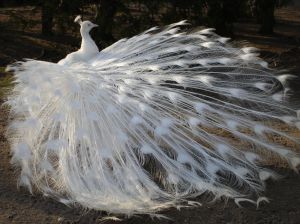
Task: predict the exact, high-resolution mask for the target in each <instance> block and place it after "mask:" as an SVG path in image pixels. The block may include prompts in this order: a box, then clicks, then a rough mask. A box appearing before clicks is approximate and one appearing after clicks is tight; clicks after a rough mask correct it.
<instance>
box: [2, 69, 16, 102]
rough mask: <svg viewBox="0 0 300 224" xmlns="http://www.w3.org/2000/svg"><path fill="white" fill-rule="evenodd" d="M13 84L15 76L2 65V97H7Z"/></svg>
mask: <svg viewBox="0 0 300 224" xmlns="http://www.w3.org/2000/svg"><path fill="white" fill-rule="evenodd" d="M12 86H13V76H12V75H11V74H10V73H7V72H5V67H0V99H2V98H3V97H5V96H6V95H7V93H8V92H9V90H10V89H11V87H12Z"/></svg>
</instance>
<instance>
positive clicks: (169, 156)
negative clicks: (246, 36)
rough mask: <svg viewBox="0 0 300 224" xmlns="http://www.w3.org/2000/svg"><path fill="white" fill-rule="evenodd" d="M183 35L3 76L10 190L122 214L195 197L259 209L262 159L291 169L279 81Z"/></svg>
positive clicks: (202, 38) (253, 59) (292, 128)
mask: <svg viewBox="0 0 300 224" xmlns="http://www.w3.org/2000/svg"><path fill="white" fill-rule="evenodd" d="M182 25H186V22H185V21H182V22H180V23H177V24H172V25H170V26H168V27H166V29H163V30H159V29H158V28H152V29H150V30H148V31H146V32H144V33H142V34H140V35H137V36H135V37H133V38H130V39H122V40H120V41H118V42H117V43H115V44H114V45H112V46H110V47H108V48H106V49H104V50H103V51H102V52H100V53H99V55H98V56H97V57H96V58H94V59H93V60H92V61H90V63H82V64H79V63H77V64H73V65H71V66H61V65H58V64H53V63H47V62H42V61H34V60H29V61H26V62H22V63H19V64H16V65H13V66H12V67H11V68H12V69H14V70H15V75H16V86H15V87H14V90H13V94H12V95H11V97H10V98H9V101H8V102H7V103H8V104H9V105H10V106H11V108H12V115H13V116H14V117H15V121H14V123H12V125H11V131H9V136H10V137H11V142H12V145H13V159H12V161H13V162H14V163H16V164H17V165H18V166H20V167H21V177H20V184H22V185H26V186H28V187H29V188H31V185H32V184H33V185H34V186H35V187H37V188H38V189H39V190H40V191H42V192H43V193H44V194H46V195H50V196H53V197H55V198H57V199H59V200H60V201H61V202H64V203H80V204H81V205H82V206H84V207H88V208H91V209H99V210H106V211H109V212H113V213H124V214H127V215H130V214H135V213H154V212H157V211H159V210H161V209H164V208H168V207H172V206H177V205H178V204H181V203H184V202H187V201H188V200H189V198H191V197H196V196H198V195H201V194H203V193H206V192H210V193H212V195H214V196H215V197H216V198H219V197H229V198H235V199H236V200H240V199H241V198H244V199H246V198H255V197H256V198H259V197H260V196H261V194H262V191H263V190H264V181H265V180H266V179H268V178H270V177H276V174H275V173H273V172H272V171H271V170H268V169H266V168H263V166H262V164H264V163H266V162H267V161H268V160H270V159H280V160H284V161H286V162H287V163H289V165H290V166H291V167H292V168H294V169H295V170H297V166H298V165H299V164H300V157H299V154H298V152H297V151H296V149H299V128H300V119H299V117H297V111H296V110H295V109H292V108H291V107H290V106H289V105H287V103H286V101H285V96H286V95H285V83H284V81H285V80H286V79H287V78H289V77H290V75H280V76H275V75H274V73H275V72H274V71H272V70H271V69H268V68H267V63H266V62H265V61H263V60H261V59H260V58H259V57H258V54H257V53H256V50H255V49H254V48H242V49H240V48H236V47H234V46H232V45H231V44H228V43H227V39H226V38H222V37H220V36H218V35H216V34H215V33H213V30H212V29H205V30H200V31H193V32H181V31H180V29H179V27H180V26H182ZM278 75H279V74H278ZM279 138H280V139H281V141H277V140H276V139H279ZM274 139H275V140H274ZM188 204H190V205H191V204H193V202H190V203H188Z"/></svg>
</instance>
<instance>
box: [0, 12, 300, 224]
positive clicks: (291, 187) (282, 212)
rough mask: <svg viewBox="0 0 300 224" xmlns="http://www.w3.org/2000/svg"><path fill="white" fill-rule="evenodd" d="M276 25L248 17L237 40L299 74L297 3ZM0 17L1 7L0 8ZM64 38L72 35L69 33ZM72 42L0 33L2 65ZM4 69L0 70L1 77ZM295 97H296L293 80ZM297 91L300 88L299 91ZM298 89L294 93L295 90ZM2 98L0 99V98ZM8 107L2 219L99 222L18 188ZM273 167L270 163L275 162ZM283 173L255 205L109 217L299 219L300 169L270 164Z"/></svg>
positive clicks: (191, 222) (182, 221) (52, 56)
mask: <svg viewBox="0 0 300 224" xmlns="http://www.w3.org/2000/svg"><path fill="white" fill-rule="evenodd" d="M276 15H277V21H278V23H277V26H276V29H275V34H274V35H272V36H260V35H258V34H257V33H256V30H257V26H256V25H255V24H253V23H251V22H245V21H244V22H243V23H238V24H236V27H237V31H238V32H237V33H236V38H237V39H238V40H247V41H248V42H249V45H252V46H253V45H254V46H256V47H258V48H260V49H262V55H263V56H264V57H265V58H266V59H267V60H268V61H269V62H270V63H271V65H272V66H273V67H278V68H282V67H284V68H289V71H290V73H292V74H295V75H298V74H300V63H299V60H300V8H296V7H290V8H285V9H282V10H280V11H278V12H277V14H276ZM0 19H1V12H0ZM68 41H69V42H70V41H76V40H71V39H68ZM72 49H73V47H72V45H69V44H68V43H67V42H62V41H61V40H60V39H59V38H58V39H54V38H52V39H43V38H42V37H40V36H39V35H36V34H32V33H20V32H19V33H15V32H6V33H4V32H1V33H0V66H5V65H6V64H7V63H10V62H12V61H14V60H15V59H16V60H19V59H21V58H23V57H28V58H41V59H44V60H52V61H55V60H58V59H59V58H61V57H62V56H63V55H64V54H65V53H66V52H69V51H71V50H72ZM2 76H3V73H2V74H1V72H0V79H1V77H2ZM294 89H295V91H296V93H295V97H296V98H297V97H298V98H300V97H299V95H298V92H297V89H298V90H300V85H296V84H294ZM299 92H300V91H299ZM297 95H298V96H297ZM2 102H3V99H2V100H1V99H0V104H1V103H2ZM8 122H9V121H8V114H7V110H6V109H5V108H4V107H2V108H1V109H0V224H6V223H17V224H19V223H49V224H50V223H51V224H55V223H68V224H79V223H81V224H88V223H91V224H92V223H103V221H101V219H102V218H103V217H105V216H106V214H105V213H101V212H97V211H83V210H82V209H80V208H70V207H66V206H65V205H63V204H61V203H59V202H56V201H53V200H52V199H49V198H45V197H43V196H42V195H40V194H39V193H37V192H36V193H34V195H31V194H30V193H29V192H28V191H27V190H26V189H23V188H20V189H18V188H17V175H18V174H17V173H16V172H15V170H14V169H13V167H12V166H11V164H10V162H9V161H10V152H9V145H8V142H7V140H6V139H5V136H4V132H5V128H6V126H7V124H8ZM273 168H274V167H273ZM274 169H275V170H277V171H278V172H279V173H280V174H282V176H283V178H282V179H280V180H278V181H276V182H274V181H269V182H268V184H267V189H266V192H265V196H266V197H268V198H269V199H270V203H264V204H261V206H260V207H259V208H258V209H257V208H256V207H255V206H253V205H251V204H247V203H245V204H243V206H244V207H243V208H239V207H238V206H237V205H236V204H234V203H233V202H232V201H228V202H224V201H219V202H216V203H214V204H204V205H203V206H201V207H197V208H186V209H181V210H180V211H178V210H176V209H170V210H168V211H165V212H163V213H162V214H163V215H166V216H168V217H169V218H170V220H168V219H162V220H158V219H151V218H150V217H148V216H138V217H131V218H129V219H125V220H122V221H113V220H107V221H106V222H105V223H108V224H114V223H120V224H139V223H144V224H152V223H153V224H154V223H158V224H202V223H203V224H213V223H218V224H223V223H224V224H234V223H244V224H250V223H258V224H288V223H291V224H292V223H294V224H297V223H299V224H300V175H298V174H296V173H295V172H293V171H292V170H289V169H284V168H276V167H275V168H274Z"/></svg>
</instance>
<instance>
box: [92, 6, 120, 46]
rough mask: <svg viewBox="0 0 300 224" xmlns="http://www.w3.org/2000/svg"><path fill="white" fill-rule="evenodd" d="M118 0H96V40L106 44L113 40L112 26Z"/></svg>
mask: <svg viewBox="0 0 300 224" xmlns="http://www.w3.org/2000/svg"><path fill="white" fill-rule="evenodd" d="M118 3H119V2H118V0H98V1H97V3H96V18H95V20H96V24H98V25H99V27H98V28H96V31H95V32H96V37H95V39H96V40H97V41H101V42H102V43H103V44H104V45H108V44H110V43H111V42H113V41H114V37H113V35H112V28H113V22H114V16H115V14H116V11H117V6H118Z"/></svg>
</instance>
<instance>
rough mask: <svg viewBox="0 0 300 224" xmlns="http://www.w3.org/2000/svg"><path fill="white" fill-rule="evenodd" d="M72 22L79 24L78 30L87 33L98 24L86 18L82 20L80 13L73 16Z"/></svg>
mask: <svg viewBox="0 0 300 224" xmlns="http://www.w3.org/2000/svg"><path fill="white" fill-rule="evenodd" d="M74 22H75V23H79V24H80V30H81V31H82V32H84V33H89V32H90V31H91V29H93V28H94V27H97V26H98V25H97V24H94V23H92V22H90V21H88V20H86V21H82V17H81V16H80V15H79V16H77V17H76V18H75V20H74Z"/></svg>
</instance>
